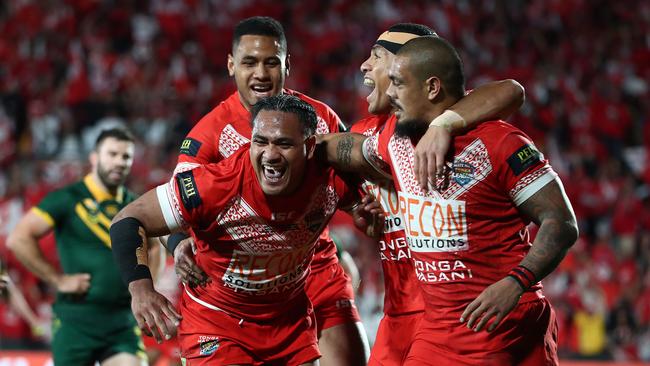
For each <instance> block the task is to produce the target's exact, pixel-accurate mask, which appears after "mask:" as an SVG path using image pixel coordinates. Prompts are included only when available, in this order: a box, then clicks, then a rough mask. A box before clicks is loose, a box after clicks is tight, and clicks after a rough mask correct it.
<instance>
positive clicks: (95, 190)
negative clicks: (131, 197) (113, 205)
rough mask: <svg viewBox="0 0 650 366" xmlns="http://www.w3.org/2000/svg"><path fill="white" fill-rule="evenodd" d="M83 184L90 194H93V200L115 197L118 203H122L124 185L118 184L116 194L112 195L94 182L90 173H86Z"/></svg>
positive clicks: (99, 200) (98, 200)
mask: <svg viewBox="0 0 650 366" xmlns="http://www.w3.org/2000/svg"><path fill="white" fill-rule="evenodd" d="M84 184H85V185H86V187H87V188H88V190H89V191H90V194H92V195H93V197H94V198H95V201H97V202H102V201H106V200H112V199H115V201H117V202H118V203H122V201H123V200H124V187H122V186H120V187H118V188H117V195H115V196H113V195H112V194H110V193H109V192H107V191H106V190H105V189H104V188H103V187H100V186H99V184H97V183H96V182H95V180H94V179H93V176H92V174H88V175H86V177H85V178H84Z"/></svg>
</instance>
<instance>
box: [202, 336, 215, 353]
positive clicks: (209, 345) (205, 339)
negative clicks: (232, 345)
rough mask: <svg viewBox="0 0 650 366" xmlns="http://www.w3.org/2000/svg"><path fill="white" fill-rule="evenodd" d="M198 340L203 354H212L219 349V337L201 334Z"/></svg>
mask: <svg viewBox="0 0 650 366" xmlns="http://www.w3.org/2000/svg"><path fill="white" fill-rule="evenodd" d="M198 342H199V354H200V355H201V356H207V355H211V354H213V353H215V352H216V351H217V350H218V349H219V337H214V336H200V337H199V341H198Z"/></svg>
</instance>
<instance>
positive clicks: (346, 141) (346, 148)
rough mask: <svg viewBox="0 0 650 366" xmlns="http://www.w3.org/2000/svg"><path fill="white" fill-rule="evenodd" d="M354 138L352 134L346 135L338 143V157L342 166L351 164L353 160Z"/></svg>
mask: <svg viewBox="0 0 650 366" xmlns="http://www.w3.org/2000/svg"><path fill="white" fill-rule="evenodd" d="M353 145H354V139H353V138H352V136H344V137H343V138H341V140H340V141H339V143H338V144H337V145H336V158H337V159H338V161H339V164H340V165H341V166H350V163H351V162H352V146H353Z"/></svg>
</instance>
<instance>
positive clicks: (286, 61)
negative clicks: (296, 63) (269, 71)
mask: <svg viewBox="0 0 650 366" xmlns="http://www.w3.org/2000/svg"><path fill="white" fill-rule="evenodd" d="M285 65H286V69H285V71H284V74H285V76H289V69H290V68H291V55H290V54H288V53H287V57H286V58H285Z"/></svg>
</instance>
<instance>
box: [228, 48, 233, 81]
mask: <svg viewBox="0 0 650 366" xmlns="http://www.w3.org/2000/svg"><path fill="white" fill-rule="evenodd" d="M228 76H235V58H234V57H233V55H232V53H229V54H228Z"/></svg>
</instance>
